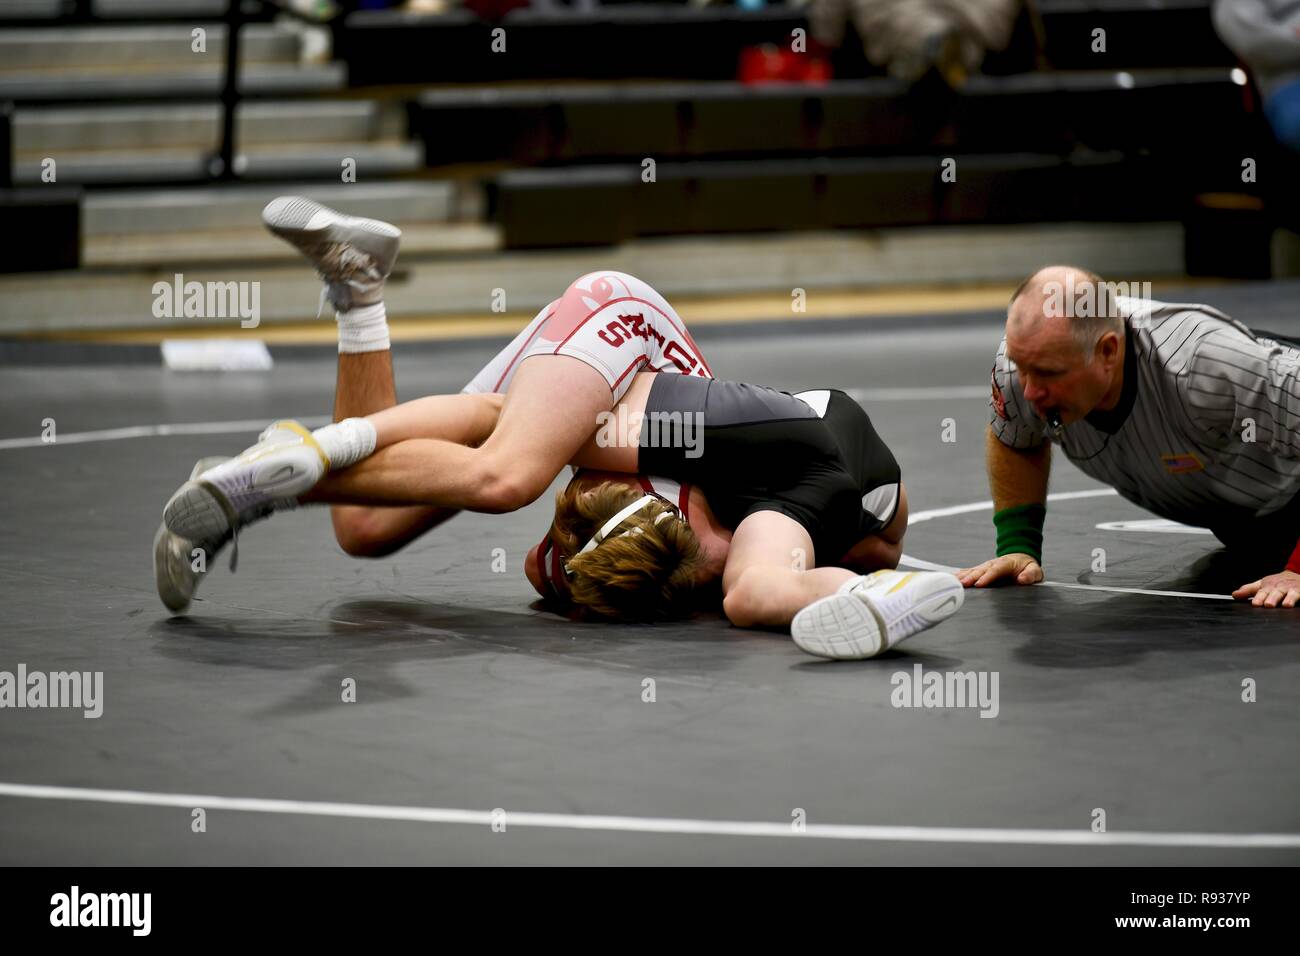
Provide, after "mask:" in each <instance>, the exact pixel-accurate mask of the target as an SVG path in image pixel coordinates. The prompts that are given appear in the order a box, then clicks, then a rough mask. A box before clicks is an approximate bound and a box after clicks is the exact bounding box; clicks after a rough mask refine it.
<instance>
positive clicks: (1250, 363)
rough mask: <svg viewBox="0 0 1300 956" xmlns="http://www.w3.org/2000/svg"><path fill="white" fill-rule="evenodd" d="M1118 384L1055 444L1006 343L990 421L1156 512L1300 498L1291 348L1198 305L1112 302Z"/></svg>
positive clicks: (1180, 513) (1016, 441)
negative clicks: (1119, 318) (1111, 400)
mask: <svg viewBox="0 0 1300 956" xmlns="http://www.w3.org/2000/svg"><path fill="white" fill-rule="evenodd" d="M1115 301H1116V302H1117V304H1118V305H1119V308H1120V311H1121V312H1122V313H1123V314H1124V316H1125V324H1126V327H1127V347H1126V354H1125V362H1124V389H1123V394H1122V397H1121V398H1120V401H1119V404H1118V405H1117V406H1116V407H1115V408H1114V409H1113V410H1111V411H1109V412H1093V413H1092V414H1091V415H1089V416H1088V417H1087V418H1085V419H1084V420H1082V421H1079V422H1074V423H1071V424H1069V425H1067V426H1065V428H1064V431H1063V438H1062V439H1061V440H1059V441H1058V440H1057V438H1056V436H1055V435H1054V434H1052V433H1051V430H1050V429H1049V428H1048V427H1047V424H1046V422H1044V421H1043V420H1042V419H1041V418H1039V417H1038V416H1037V414H1035V412H1034V410H1033V407H1032V406H1031V405H1030V404H1029V403H1028V402H1027V401H1025V396H1024V390H1023V386H1022V385H1021V382H1020V376H1019V375H1018V374H1017V372H1016V368H1015V365H1014V363H1012V362H1010V361H1009V360H1008V359H1007V342H1006V339H1005V338H1004V339H1003V340H1002V344H1001V346H1000V347H999V348H998V354H997V358H996V360H995V362H994V365H993V396H992V398H991V400H990V402H989V421H990V423H991V425H992V428H993V432H994V434H996V435H997V437H998V439H999V440H1000V441H1002V443H1003V444H1005V445H1008V446H1010V447H1012V448H1032V447H1035V446H1037V445H1040V444H1042V442H1043V441H1044V440H1051V441H1053V442H1055V443H1056V444H1058V445H1060V447H1061V450H1062V451H1064V452H1065V455H1066V457H1068V458H1069V459H1070V460H1071V461H1072V462H1074V464H1076V465H1077V466H1078V467H1079V468H1080V470H1082V471H1083V472H1084V473H1085V474H1087V475H1089V476H1091V477H1093V478H1095V479H1097V480H1098V481H1102V482H1105V483H1106V484H1108V485H1111V486H1112V487H1114V488H1115V490H1116V491H1118V492H1119V493H1120V494H1121V495H1122V496H1124V497H1125V498H1127V499H1128V500H1129V501H1132V502H1133V503H1134V504H1137V505H1140V506H1141V507H1143V508H1146V509H1148V510H1149V511H1152V512H1154V513H1156V514H1158V515H1160V516H1162V517H1165V518H1169V519H1171V520H1174V521H1180V522H1183V523H1184V524H1190V525H1197V526H1201V527H1215V526H1222V525H1223V524H1225V523H1226V522H1231V521H1233V520H1248V519H1253V518H1256V517H1260V516H1264V515H1268V514H1271V513H1272V512H1274V511H1277V510H1278V509H1279V508H1281V507H1282V506H1283V505H1285V504H1286V503H1287V502H1288V501H1290V500H1291V498H1293V497H1294V496H1296V495H1297V494H1300V350H1297V349H1296V348H1293V347H1291V346H1289V345H1282V344H1279V343H1278V342H1275V341H1273V340H1272V339H1267V338H1263V337H1261V336H1258V335H1256V334H1255V333H1253V332H1251V330H1250V329H1248V328H1246V327H1245V326H1244V325H1242V324H1241V323H1239V322H1236V321H1234V320H1232V319H1230V318H1229V317H1228V316H1226V315H1224V314H1223V313H1222V312H1220V311H1218V310H1217V309H1214V308H1211V307H1210V306H1207V305H1187V304H1173V303H1164V302H1153V301H1149V300H1139V299H1130V298H1125V297H1116V299H1115Z"/></svg>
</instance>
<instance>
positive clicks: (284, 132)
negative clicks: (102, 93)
mask: <svg viewBox="0 0 1300 956" xmlns="http://www.w3.org/2000/svg"><path fill="white" fill-rule="evenodd" d="M235 118H236V123H235V129H236V135H237V138H238V142H239V143H240V144H241V146H255V145H262V144H271V143H284V142H289V143H337V142H355V141H363V142H364V141H366V140H371V139H376V138H380V137H385V136H389V137H391V136H401V135H404V134H405V131H406V130H405V127H406V122H405V116H404V115H402V113H401V111H400V110H398V109H397V108H396V107H395V106H390V105H387V104H382V103H379V102H376V101H373V100H309V101H299V102H286V101H265V102H257V101H253V102H246V103H241V104H240V105H239V107H238V109H237V110H236V113H235ZM220 136H221V107H220V106H219V105H218V104H216V103H184V104H150V105H140V106H95V107H84V106H63V107H53V106H52V107H43V108H41V107H36V108H32V107H28V108H20V109H17V110H15V112H14V119H13V149H14V153H15V154H16V155H17V156H18V157H19V158H20V159H22V158H40V157H44V156H56V155H57V153H58V152H59V151H75V152H92V151H96V150H122V149H148V148H160V149H174V148H177V147H184V146H198V147H202V148H205V149H211V148H213V146H214V145H215V144H216V143H217V141H218V139H219V138H220Z"/></svg>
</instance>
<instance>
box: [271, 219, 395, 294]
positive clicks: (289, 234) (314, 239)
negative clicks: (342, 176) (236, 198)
mask: <svg viewBox="0 0 1300 956" xmlns="http://www.w3.org/2000/svg"><path fill="white" fill-rule="evenodd" d="M262 222H263V223H265V225H266V228H267V229H269V230H270V231H271V232H272V233H274V234H275V235H277V236H279V237H280V238H281V239H283V240H284V241H285V242H288V243H289V244H290V245H292V246H294V247H295V248H296V249H297V250H298V251H299V252H301V253H302V254H303V255H304V256H306V257H307V258H308V259H309V260H310V261H311V264H312V265H314V266H315V267H316V273H317V274H318V275H319V276H320V277H321V280H322V281H323V282H324V283H325V293H324V297H325V298H326V299H328V300H329V302H330V304H332V305H333V306H334V308H336V309H338V310H339V311H340V312H346V311H348V310H349V309H355V308H357V307H358V306H363V305H374V304H375V303H377V302H380V301H382V300H383V294H384V280H385V279H387V278H388V274H389V273H390V272H392V271H393V263H394V262H396V261H397V247H398V246H399V245H400V244H401V241H402V230H400V229H398V228H397V227H396V226H394V225H392V224H391V223H387V222H382V221H380V220H378V219H360V218H357V217H356V216H345V215H343V213H341V212H335V211H334V210H333V209H330V208H329V207H328V206H322V205H321V204H320V203H318V202H315V201H314V200H311V199H304V198H303V197H302V196H280V197H278V198H276V199H272V200H271V201H270V202H269V203H268V204H267V206H266V208H265V209H263V210H262Z"/></svg>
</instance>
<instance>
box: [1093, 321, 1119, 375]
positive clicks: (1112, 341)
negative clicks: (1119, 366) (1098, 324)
mask: <svg viewBox="0 0 1300 956" xmlns="http://www.w3.org/2000/svg"><path fill="white" fill-rule="evenodd" d="M1120 341H1121V340H1120V337H1119V333H1118V332H1116V331H1114V330H1113V329H1108V330H1106V331H1105V332H1103V333H1102V334H1101V338H1099V339H1098V340H1097V347H1096V353H1095V354H1096V356H1097V358H1099V359H1101V360H1102V362H1103V363H1105V364H1106V365H1107V366H1110V365H1114V364H1115V363H1117V362H1118V361H1119V352H1120Z"/></svg>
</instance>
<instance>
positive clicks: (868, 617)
mask: <svg viewBox="0 0 1300 956" xmlns="http://www.w3.org/2000/svg"><path fill="white" fill-rule="evenodd" d="M965 599H966V590H965V588H963V587H962V586H961V582H960V581H958V580H957V578H956V577H955V576H953V575H951V574H948V573H946V572H944V571H890V570H884V571H876V572H875V573H873V574H868V575H866V576H864V577H860V578H854V579H853V580H851V581H846V582H845V583H844V584H843V585H842V586H841V587H840V589H839V590H838V591H836V592H835V593H834V594H831V595H829V596H827V597H824V598H821V599H819V600H817V601H813V603H812V604H809V605H808V606H807V607H806V608H804V609H803V610H801V611H800V612H799V613H798V614H796V615H795V617H794V622H793V623H792V624H791V625H790V634H791V636H793V637H794V642H795V643H796V644H798V645H799V647H800V648H801V649H803V650H805V651H807V652H808V653H809V654H816V655H817V656H818V657H833V658H835V659H837V660H862V659H864V658H867V657H875V656H876V655H877V654H880V653H882V652H883V651H887V650H889V649H890V648H891V647H894V646H896V645H897V644H898V643H899V642H900V641H904V640H906V639H907V638H909V637H911V636H912V635H913V634H919V633H920V632H921V631H924V630H926V629H927V628H931V627H934V626H935V625H936V624H938V623H940V622H941V621H945V620H947V619H948V618H950V617H952V616H953V615H954V614H956V613H957V609H958V608H960V607H961V605H962V602H963V601H964V600H965Z"/></svg>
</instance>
